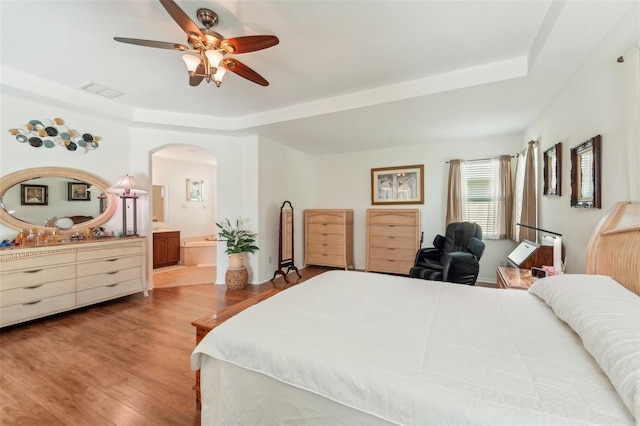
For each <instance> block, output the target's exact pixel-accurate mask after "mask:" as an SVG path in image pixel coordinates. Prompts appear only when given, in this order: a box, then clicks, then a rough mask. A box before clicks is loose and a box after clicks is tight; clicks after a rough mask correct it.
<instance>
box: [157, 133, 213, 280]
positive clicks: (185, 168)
mask: <svg viewBox="0 0 640 426" xmlns="http://www.w3.org/2000/svg"><path fill="white" fill-rule="evenodd" d="M151 184H152V188H153V191H152V194H151V207H152V212H151V215H150V216H151V220H152V223H151V229H152V230H153V240H155V241H156V242H155V243H154V244H153V246H154V247H153V251H154V266H156V265H155V264H156V261H155V259H156V258H157V257H158V258H160V259H163V260H168V262H160V263H158V264H159V265H162V266H159V267H154V269H153V286H154V287H155V288H160V287H174V286H182V285H193V284H209V283H215V279H216V249H217V248H216V247H215V245H214V244H215V243H212V242H211V241H208V240H207V237H208V236H211V235H215V234H216V226H215V222H216V211H217V196H216V194H217V160H216V157H215V156H214V155H213V154H211V153H210V152H208V151H206V150H204V149H202V148H200V147H196V146H193V145H187V144H176V145H170V146H164V147H161V148H159V149H158V150H156V151H154V152H153V153H152V155H151ZM178 233H179V236H178ZM165 237H166V238H165ZM176 240H178V241H179V242H176ZM176 244H179V248H178V247H176ZM165 247H166V248H165ZM165 250H167V252H168V253H169V255H168V259H167V258H166V257H164V256H165V254H164V251H165ZM176 250H178V257H179V260H177V261H176V259H175V255H176ZM167 263H170V264H171V265H167Z"/></svg>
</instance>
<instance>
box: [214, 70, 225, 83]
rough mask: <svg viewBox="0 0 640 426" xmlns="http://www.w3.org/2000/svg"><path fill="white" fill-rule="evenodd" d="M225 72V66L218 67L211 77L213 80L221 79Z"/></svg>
mask: <svg viewBox="0 0 640 426" xmlns="http://www.w3.org/2000/svg"><path fill="white" fill-rule="evenodd" d="M226 72H227V69H226V68H222V67H218V70H217V71H216V73H215V74H214V75H213V79H214V80H215V81H222V77H223V76H224V75H225V73H226Z"/></svg>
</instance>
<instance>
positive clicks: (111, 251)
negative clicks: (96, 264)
mask: <svg viewBox="0 0 640 426" xmlns="http://www.w3.org/2000/svg"><path fill="white" fill-rule="evenodd" d="M140 253H142V247H141V245H139V244H131V245H123V246H122V247H110V248H101V249H94V250H86V251H82V250H78V262H82V261H85V260H96V259H116V258H119V257H123V256H127V255H132V254H140Z"/></svg>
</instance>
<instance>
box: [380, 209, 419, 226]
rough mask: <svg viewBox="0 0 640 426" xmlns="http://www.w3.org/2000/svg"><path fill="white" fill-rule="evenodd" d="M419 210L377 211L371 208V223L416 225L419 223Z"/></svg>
mask: <svg viewBox="0 0 640 426" xmlns="http://www.w3.org/2000/svg"><path fill="white" fill-rule="evenodd" d="M419 214H420V213H419V212H418V211H408V212H403V211H391V212H390V211H375V210H369V223H371V224H374V223H376V224H378V223H381V224H389V225H415V224H416V223H418V215H419Z"/></svg>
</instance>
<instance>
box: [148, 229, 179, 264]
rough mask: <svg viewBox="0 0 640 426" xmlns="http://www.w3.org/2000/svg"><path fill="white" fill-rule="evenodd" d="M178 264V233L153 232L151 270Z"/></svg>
mask: <svg viewBox="0 0 640 426" xmlns="http://www.w3.org/2000/svg"><path fill="white" fill-rule="evenodd" d="M178 262H180V231H153V268H154V269H155V268H161V267H163V266H171V265H177V264H178Z"/></svg>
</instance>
